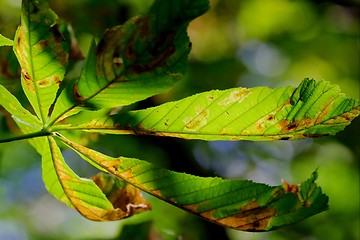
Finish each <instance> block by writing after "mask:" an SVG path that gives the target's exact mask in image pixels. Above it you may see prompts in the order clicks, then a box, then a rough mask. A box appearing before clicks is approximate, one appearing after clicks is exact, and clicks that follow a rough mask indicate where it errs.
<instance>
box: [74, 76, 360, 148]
mask: <svg viewBox="0 0 360 240" xmlns="http://www.w3.org/2000/svg"><path fill="white" fill-rule="evenodd" d="M359 113H360V107H359V100H355V99H351V98H347V97H345V96H344V95H343V94H342V93H341V92H340V89H339V88H338V87H337V86H334V85H331V84H330V83H328V82H325V81H319V82H316V81H315V80H309V79H305V80H304V81H303V82H302V83H301V84H300V85H299V87H298V88H294V87H281V88H276V89H270V88H267V87H256V88H251V89H246V88H236V89H228V90H224V91H219V90H214V91H210V92H205V93H200V94H196V95H193V96H191V97H188V98H185V99H182V100H180V101H176V102H169V103H165V104H163V105H160V106H158V107H153V108H149V109H145V110H138V111H132V112H127V113H121V114H118V115H112V116H108V117H104V118H102V119H94V120H92V121H90V122H89V123H85V124H82V125H78V126H75V124H73V126H74V129H83V130H87V131H96V132H106V133H112V134H145V135H157V136H169V137H179V138H186V139H203V140H253V141H258V140H261V141H263V140H279V139H281V140H282V139H285V140H289V139H291V140H293V139H301V138H309V137H318V136H326V135H334V134H336V133H337V132H339V131H341V130H343V129H344V128H345V126H347V125H348V124H350V122H351V120H352V119H354V118H355V117H356V116H358V115H359Z"/></svg>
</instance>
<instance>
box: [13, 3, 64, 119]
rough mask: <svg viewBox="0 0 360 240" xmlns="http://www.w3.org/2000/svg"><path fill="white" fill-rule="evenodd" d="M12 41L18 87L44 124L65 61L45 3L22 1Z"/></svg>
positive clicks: (59, 39)
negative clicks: (18, 77) (18, 73)
mask: <svg viewBox="0 0 360 240" xmlns="http://www.w3.org/2000/svg"><path fill="white" fill-rule="evenodd" d="M14 42H15V44H14V52H15V54H16V56H17V58H18V61H19V63H20V65H21V75H22V78H21V80H22V82H21V83H22V87H23V89H24V92H25V94H26V96H27V98H28V99H29V101H30V103H31V105H32V107H33V108H34V111H35V112H36V114H37V116H38V117H39V118H40V120H41V121H42V122H43V123H45V122H46V121H47V119H48V115H49V111H50V106H51V105H52V104H53V102H54V100H55V97H56V93H57V91H58V89H59V85H60V82H61V81H62V80H63V77H64V74H65V70H66V64H67V61H68V44H67V43H66V42H65V40H64V38H63V37H62V35H61V33H60V32H59V30H58V25H57V16H56V14H55V13H54V12H52V11H51V10H50V9H49V7H48V3H47V1H44V0H39V1H35V0H24V1H23V3H22V11H21V24H20V26H19V28H18V29H17V32H16V35H15V41H14Z"/></svg>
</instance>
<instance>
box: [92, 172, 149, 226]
mask: <svg viewBox="0 0 360 240" xmlns="http://www.w3.org/2000/svg"><path fill="white" fill-rule="evenodd" d="M92 180H93V181H94V182H95V184H96V185H98V187H99V188H100V189H101V190H102V191H103V192H104V193H105V195H106V197H107V198H108V199H109V201H110V202H111V203H112V204H113V206H114V208H119V209H121V210H122V211H123V212H125V213H126V215H127V216H131V215H133V214H135V213H139V212H143V211H146V210H150V209H151V205H150V203H149V202H148V201H146V200H145V199H144V198H143V197H142V195H141V191H140V190H139V189H138V188H136V187H134V186H132V185H130V184H127V183H125V182H123V185H122V186H121V185H119V184H118V183H117V182H116V179H115V177H112V176H111V175H105V174H104V173H100V174H98V175H96V176H94V177H93V178H92ZM109 220H115V219H109Z"/></svg>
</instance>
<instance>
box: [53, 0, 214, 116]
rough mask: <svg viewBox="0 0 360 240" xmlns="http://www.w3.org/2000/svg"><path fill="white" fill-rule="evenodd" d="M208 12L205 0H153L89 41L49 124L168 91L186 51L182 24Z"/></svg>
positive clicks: (182, 67) (183, 63)
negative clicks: (80, 65)
mask: <svg viewBox="0 0 360 240" xmlns="http://www.w3.org/2000/svg"><path fill="white" fill-rule="evenodd" d="M171 9H173V10H171ZM207 9H208V1H207V0H200V1H175V0H171V1H161V0H158V1H155V4H154V5H153V7H152V8H151V9H150V11H149V13H148V14H147V15H145V16H142V17H137V18H133V19H131V20H129V21H127V22H126V23H125V24H124V25H122V26H119V27H114V28H112V29H110V30H108V31H107V32H106V33H105V34H104V37H103V38H102V40H101V41H100V43H99V44H98V45H97V46H96V44H95V42H93V43H92V45H91V49H90V51H89V55H88V57H87V59H86V61H85V64H84V66H83V70H82V74H81V77H80V79H79V81H78V83H76V85H75V86H72V85H70V87H68V88H67V90H65V91H63V93H62V94H61V95H60V97H59V99H58V102H59V103H57V104H56V105H55V109H54V112H53V116H52V117H51V120H50V121H51V122H54V121H60V120H61V119H63V118H64V115H66V116H68V115H71V114H75V113H77V112H78V110H76V108H77V107H78V106H86V107H88V108H91V109H98V108H104V107H106V108H112V107H116V106H125V105H129V104H131V103H134V102H137V101H140V100H143V99H145V98H148V97H151V96H153V95H155V94H158V93H161V92H164V91H166V90H168V89H170V88H171V87H173V86H174V84H175V83H176V82H177V81H178V80H179V79H181V78H182V76H183V74H184V72H185V69H186V65H187V56H188V54H189V52H190V41H189V39H188V36H187V33H186V28H187V25H188V23H189V21H190V20H192V19H193V18H196V17H198V16H199V15H201V14H203V13H204V12H205V11H206V10H207ZM169 10H171V11H169ZM68 112H70V113H68Z"/></svg>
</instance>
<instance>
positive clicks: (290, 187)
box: [281, 179, 300, 194]
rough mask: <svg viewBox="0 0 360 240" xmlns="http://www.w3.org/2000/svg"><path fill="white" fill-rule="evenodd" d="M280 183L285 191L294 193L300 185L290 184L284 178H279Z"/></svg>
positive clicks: (296, 192)
mask: <svg viewBox="0 0 360 240" xmlns="http://www.w3.org/2000/svg"><path fill="white" fill-rule="evenodd" d="M281 184H282V186H283V188H284V190H285V193H289V192H291V193H295V194H298V192H299V187H300V185H299V184H290V183H288V182H286V181H285V180H283V179H282V180H281Z"/></svg>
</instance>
